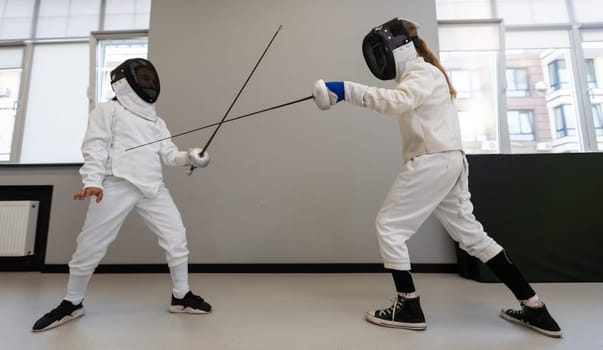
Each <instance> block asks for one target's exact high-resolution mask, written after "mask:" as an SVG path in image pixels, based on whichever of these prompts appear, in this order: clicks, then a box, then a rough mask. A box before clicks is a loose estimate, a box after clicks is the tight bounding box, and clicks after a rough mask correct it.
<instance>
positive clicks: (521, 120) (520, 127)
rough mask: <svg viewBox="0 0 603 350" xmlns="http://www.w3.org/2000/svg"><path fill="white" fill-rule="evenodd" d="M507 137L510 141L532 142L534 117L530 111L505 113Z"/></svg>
mask: <svg viewBox="0 0 603 350" xmlns="http://www.w3.org/2000/svg"><path fill="white" fill-rule="evenodd" d="M507 122H508V123H509V137H510V139H511V141H532V140H534V117H533V113H532V111H507Z"/></svg>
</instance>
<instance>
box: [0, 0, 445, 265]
mask: <svg viewBox="0 0 603 350" xmlns="http://www.w3.org/2000/svg"><path fill="white" fill-rule="evenodd" d="M395 16H402V17H407V18H410V19H413V20H415V21H417V22H419V23H420V24H421V34H422V36H423V37H424V38H425V39H426V40H427V41H428V42H430V43H431V44H432V46H433V47H434V49H437V45H436V36H437V28H436V19H435V3H434V1H420V0H412V1H394V0H375V1H370V2H353V4H352V3H351V2H349V1H345V0H322V1H320V0H309V1H292V0H281V1H277V0H256V1H234V0H221V1H209V0H206V1H195V2H193V1H187V0H170V1H167V0H154V1H153V3H152V10H151V24H150V30H149V45H150V47H149V58H150V59H151V61H153V62H154V63H155V65H156V66H157V68H158V70H159V74H160V78H161V83H162V92H161V96H160V99H159V102H158V110H159V112H160V114H161V115H162V116H163V117H164V119H165V120H166V122H167V123H168V126H169V127H170V129H171V131H172V133H177V132H180V131H184V130H187V129H191V128H195V127H199V126H201V125H204V124H207V123H212V122H216V121H219V120H220V119H221V118H222V116H223V115H224V113H225V111H226V109H227V108H228V106H229V105H230V103H231V102H232V100H233V99H234V97H235V95H236V93H237V92H238V91H239V89H240V88H241V86H242V84H243V82H244V81H245V79H246V78H247V76H248V74H249V72H250V71H251V69H252V68H253V66H254V64H255V62H256V61H257V59H258V58H259V56H260V55H261V53H262V51H263V50H264V48H265V47H266V45H267V44H268V41H269V40H270V38H271V37H272V35H273V34H274V32H275V31H276V29H277V27H278V26H279V25H280V24H282V25H283V29H282V30H281V32H280V33H279V34H278V36H277V38H276V40H275V42H274V43H273V45H272V47H271V49H270V50H269V51H268V53H267V54H266V56H265V58H264V60H263V61H262V63H261V64H260V66H259V67H258V69H257V71H256V72H255V75H254V76H253V77H252V78H251V80H250V82H249V83H248V85H247V87H246V89H245V90H244V91H243V93H242V94H241V96H240V98H239V100H238V102H237V103H236V105H235V106H234V108H233V110H232V111H231V114H230V115H231V116H236V115H241V114H245V113H249V112H252V111H255V110H259V109H263V108H266V107H270V106H273V105H276V104H280V103H284V102H288V101H291V100H294V99H298V98H301V97H305V96H308V95H310V94H311V89H312V85H313V83H314V81H315V80H317V79H319V78H323V79H326V80H352V81H357V82H361V83H365V84H370V85H380V86H389V85H390V83H386V82H381V81H379V80H377V79H375V78H373V77H372V75H371V74H370V72H369V71H368V69H367V68H366V65H365V63H364V59H363V57H362V52H361V42H362V38H363V37H364V35H365V34H366V33H367V32H368V31H369V30H370V29H371V28H372V27H373V26H375V25H378V24H381V23H383V22H385V21H387V20H389V19H391V18H393V17H395ZM210 134H211V130H205V131H202V132H198V133H193V134H189V135H187V136H184V137H181V138H177V139H175V140H174V141H175V143H176V144H177V145H178V146H179V147H180V148H182V149H186V148H188V147H193V146H198V147H201V146H203V145H204V144H205V142H206V141H207V139H208V138H209V136H210ZM399 138H400V136H399V131H398V125H397V121H396V119H395V118H390V117H385V116H381V115H378V114H376V113H373V112H370V111H368V110H363V109H361V108H357V107H354V106H350V105H346V104H339V105H337V106H335V107H334V108H333V109H332V110H330V111H327V112H322V111H319V110H318V109H317V107H316V106H315V105H314V103H313V102H312V101H306V102H303V103H300V104H297V105H293V106H290V107H286V108H283V109H281V110H276V111H272V112H268V113H264V114H260V115H257V116H253V117H250V118H247V119H242V120H239V121H235V122H233V123H228V124H225V125H224V126H223V127H222V128H221V129H220V131H219V133H218V135H217V136H216V138H215V140H214V142H213V143H212V145H211V147H210V149H209V152H210V155H211V157H212V162H211V164H210V166H209V167H208V168H205V169H198V170H197V171H196V172H195V173H194V174H193V176H191V177H187V176H186V175H185V174H184V171H183V169H174V168H168V169H166V170H165V175H166V183H167V185H168V187H169V188H170V189H171V192H172V195H173V196H174V198H175V201H176V203H177V205H178V206H179V208H180V210H181V213H182V216H183V219H184V223H185V225H186V226H187V228H188V237H189V248H190V250H191V255H190V260H189V261H190V263H380V262H381V258H380V256H379V250H378V245H377V238H376V233H375V229H374V218H375V215H376V213H377V211H378V209H379V207H380V206H381V203H382V201H383V199H384V197H385V195H386V193H387V191H388V189H389V187H390V185H391V183H392V182H393V180H394V178H395V177H396V175H397V173H398V171H399V169H400V166H401V151H400V139H399ZM26 184H31V185H39V184H53V185H55V187H54V191H53V199H52V200H53V202H52V211H51V218H50V228H49V239H48V251H47V258H46V262H47V263H51V264H60V263H67V262H68V261H69V259H70V257H71V254H72V253H73V249H74V248H75V238H76V236H77V234H78V232H79V229H80V228H81V225H82V223H83V220H84V216H85V211H86V204H85V203H83V202H76V201H73V200H72V199H71V195H72V193H73V192H75V191H76V190H78V189H79V188H80V186H81V182H80V179H79V176H78V174H77V167H56V168H54V167H46V168H35V167H28V168H15V167H10V168H4V169H2V171H1V172H0V185H26ZM409 245H410V249H411V257H412V259H413V262H414V263H454V262H456V258H455V255H454V249H453V245H452V241H451V240H450V239H449V238H448V236H447V235H446V234H445V233H444V230H443V229H442V227H441V226H440V224H439V223H438V222H437V221H436V220H434V219H433V218H430V219H429V220H428V221H427V222H426V223H425V224H424V225H423V227H422V228H421V229H420V231H419V232H418V234H417V235H416V236H415V237H413V238H412V239H411V241H410V242H409ZM162 262H164V258H163V253H162V252H161V250H160V249H159V248H158V247H157V243H156V239H155V238H154V237H153V235H152V234H151V232H150V231H149V230H148V229H147V228H146V227H144V225H143V223H142V221H141V220H140V219H139V218H138V217H137V216H136V215H131V216H130V217H129V218H128V219H127V221H126V223H125V224H124V226H123V228H122V232H121V235H120V237H119V238H118V240H117V241H116V242H115V244H114V245H113V246H112V247H111V248H110V250H109V253H108V255H107V257H106V258H105V260H104V261H103V263H120V264H124V263H162Z"/></svg>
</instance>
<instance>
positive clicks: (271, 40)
mask: <svg viewBox="0 0 603 350" xmlns="http://www.w3.org/2000/svg"><path fill="white" fill-rule="evenodd" d="M281 28H283V25H282V24H281V25H279V26H278V28H277V29H276V32H275V33H274V35H273V36H272V39H270V42H269V43H268V45H267V46H266V48H265V49H264V52H262V55H261V56H260V58H259V59H258V61H257V62H256V64H255V66H254V67H253V69H252V70H251V73H249V76H247V79H246V80H245V82H244V83H243V86H241V89H240V90H239V92H238V93H237V95H236V96H235V98H234V100H232V103H231V104H230V106H229V107H228V110H226V113H224V116H223V117H222V120H220V123H219V124H218V126H217V127H216V129H215V130H214V132H213V133H212V134H211V136H210V137H209V140H207V143H205V146H203V149H202V150H201V152H199V157H202V156H203V154H204V153H205V151H206V150H207V148H208V147H209V145H210V144H211V142H212V141H213V139H214V137H215V136H216V134H217V133H218V130H220V127H221V126H222V124H224V121H225V120H226V117H227V116H228V113H230V110H231V109H232V107H233V106H234V104H235V102H237V100H238V99H239V96H241V93H242V92H243V90H244V89H245V86H247V83H248V82H249V80H250V79H251V76H252V75H253V73H254V72H255V70H256V69H257V68H258V66H259V65H260V62H262V59H263V58H264V55H266V52H268V49H269V48H270V45H272V42H273V41H274V39H275V38H276V36H277V35H278V33H279V32H280V30H281ZM196 168H197V167H196V166H194V165H191V168H190V171H189V173H188V174H189V175H192V173H193V171H194V170H195V169H196Z"/></svg>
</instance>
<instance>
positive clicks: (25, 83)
mask: <svg viewBox="0 0 603 350" xmlns="http://www.w3.org/2000/svg"><path fill="white" fill-rule="evenodd" d="M0 47H2V48H21V49H23V57H22V62H21V82H20V85H19V96H18V97H17V112H16V113H15V124H14V127H13V137H12V140H11V148H10V155H9V159H8V160H4V161H0V163H2V164H18V163H19V157H20V155H21V143H22V141H23V127H24V125H25V114H26V113H25V112H26V109H27V92H28V91H29V77H30V75H31V56H32V51H33V50H32V45H31V43H26V42H25V41H14V42H2V43H0Z"/></svg>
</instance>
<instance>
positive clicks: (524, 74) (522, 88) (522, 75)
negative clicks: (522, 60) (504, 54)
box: [505, 68, 530, 97]
mask: <svg viewBox="0 0 603 350" xmlns="http://www.w3.org/2000/svg"><path fill="white" fill-rule="evenodd" d="M505 75H506V78H507V96H509V97H517V96H529V95H530V82H529V77H528V69H527V68H507V71H506V74H505Z"/></svg>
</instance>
